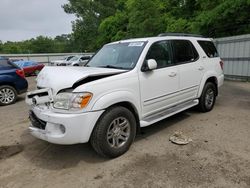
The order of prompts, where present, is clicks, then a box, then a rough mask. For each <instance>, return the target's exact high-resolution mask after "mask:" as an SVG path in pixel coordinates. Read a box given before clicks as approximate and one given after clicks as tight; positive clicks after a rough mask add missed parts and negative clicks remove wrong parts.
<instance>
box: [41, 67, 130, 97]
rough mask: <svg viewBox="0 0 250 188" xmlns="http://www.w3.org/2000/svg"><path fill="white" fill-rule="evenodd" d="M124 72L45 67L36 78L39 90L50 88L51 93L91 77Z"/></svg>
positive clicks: (91, 68)
mask: <svg viewBox="0 0 250 188" xmlns="http://www.w3.org/2000/svg"><path fill="white" fill-rule="evenodd" d="M122 72H126V70H120V69H119V70H118V69H108V68H95V67H50V66H46V67H44V68H43V69H42V71H41V72H40V73H39V75H38V76H37V86H38V87H39V88H51V89H52V91H53V93H54V94H56V93H57V92H58V91H60V90H62V89H66V88H71V87H72V86H73V85H74V84H75V83H76V82H78V81H82V80H84V79H85V78H87V77H89V76H91V77H94V76H104V75H107V76H108V75H114V74H118V73H122Z"/></svg>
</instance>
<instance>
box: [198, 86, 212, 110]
mask: <svg viewBox="0 0 250 188" xmlns="http://www.w3.org/2000/svg"><path fill="white" fill-rule="evenodd" d="M209 89H212V90H213V93H214V99H213V104H212V105H211V107H208V106H206V104H205V103H206V94H207V91H208V90H209ZM215 101H216V86H215V85H214V84H213V83H211V82H208V83H206V84H205V86H204V89H203V92H202V96H201V98H200V107H201V110H202V111H203V112H209V111H211V110H212V109H213V107H214V104H215Z"/></svg>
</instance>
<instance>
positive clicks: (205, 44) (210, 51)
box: [198, 40, 219, 58]
mask: <svg viewBox="0 0 250 188" xmlns="http://www.w3.org/2000/svg"><path fill="white" fill-rule="evenodd" d="M198 43H199V45H200V46H201V48H202V49H203V50H204V52H205V53H206V54H207V56H208V57H209V58H213V57H219V54H218V52H217V50H216V48H215V46H214V43H213V42H212V41H202V40H199V41H198Z"/></svg>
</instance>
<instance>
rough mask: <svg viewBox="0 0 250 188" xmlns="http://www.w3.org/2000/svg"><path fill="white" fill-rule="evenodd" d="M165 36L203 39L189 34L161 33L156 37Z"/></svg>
mask: <svg viewBox="0 0 250 188" xmlns="http://www.w3.org/2000/svg"><path fill="white" fill-rule="evenodd" d="M165 36H180V37H204V36H202V35H198V34H191V33H161V34H159V35H158V37H165Z"/></svg>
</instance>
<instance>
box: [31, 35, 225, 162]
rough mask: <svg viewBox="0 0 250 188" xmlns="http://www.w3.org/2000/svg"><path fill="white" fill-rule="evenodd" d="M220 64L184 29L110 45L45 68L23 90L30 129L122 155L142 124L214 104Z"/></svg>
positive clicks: (210, 48) (207, 42)
mask: <svg viewBox="0 0 250 188" xmlns="http://www.w3.org/2000/svg"><path fill="white" fill-rule="evenodd" d="M223 80H224V75H223V63H222V61H221V59H220V57H219V56H218V53H217V50H216V48H215V46H214V44H213V42H212V41H211V39H208V38H204V37H201V36H195V35H188V34H163V35H160V36H158V37H152V38H138V39H129V40H123V41H118V42H113V43H110V44H107V45H105V46H103V48H102V49H101V50H100V51H99V52H98V53H97V54H96V55H95V56H94V57H93V58H92V59H91V60H90V61H89V63H88V64H87V65H86V67H79V68H78V69H75V68H74V67H67V68H62V67H56V68H55V67H46V68H44V69H43V70H42V71H41V73H40V74H39V75H38V78H37V86H38V88H40V89H38V90H36V91H32V92H29V93H28V94H27V97H26V102H27V103H28V104H29V105H30V107H31V110H30V115H29V116H30V120H31V126H30V127H29V129H30V131H31V134H32V135H34V136H35V137H37V138H40V139H42V140H46V141H48V142H51V143H55V144H77V143H86V142H88V141H90V143H91V145H92V146H93V148H94V150H95V151H96V152H97V153H99V154H100V155H103V156H107V157H117V156H120V155H122V154H123V153H125V152H126V151H127V150H128V149H129V147H130V145H131V144H132V142H133V140H134V138H135V135H136V133H137V132H138V131H139V130H140V128H141V127H146V126H149V125H152V124H154V123H156V122H158V121H160V120H162V119H164V118H167V117H170V116H172V115H174V114H176V113H179V112H181V111H184V110H186V109H188V108H191V107H193V106H197V107H198V109H199V110H200V111H201V112H209V111H211V110H212V109H213V107H214V104H215V101H216V97H217V96H218V92H219V87H220V86H221V85H222V84H223Z"/></svg>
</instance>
